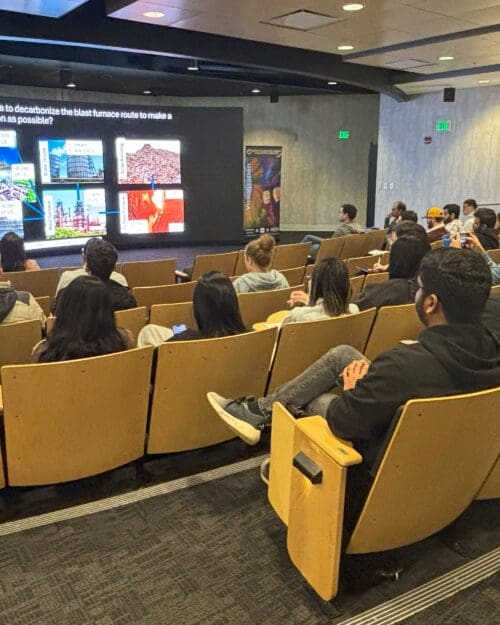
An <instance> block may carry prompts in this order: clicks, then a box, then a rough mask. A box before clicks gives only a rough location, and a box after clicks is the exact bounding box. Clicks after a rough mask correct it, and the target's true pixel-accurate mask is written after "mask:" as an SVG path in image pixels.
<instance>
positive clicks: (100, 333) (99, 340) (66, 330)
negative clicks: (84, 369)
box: [33, 276, 133, 362]
mask: <svg viewBox="0 0 500 625" xmlns="http://www.w3.org/2000/svg"><path fill="white" fill-rule="evenodd" d="M131 347H133V336H132V333H131V332H130V331H129V330H124V329H123V328H117V327H116V323H115V317H114V310H113V302H112V298H111V292H110V290H109V289H108V288H107V287H106V285H105V284H104V283H103V281H102V280H100V279H99V278H97V277H95V276H79V277H78V278H75V279H74V280H73V281H72V282H71V284H69V285H68V286H67V287H66V288H65V289H63V290H62V291H61V292H60V294H59V305H58V307H57V317H56V320H55V322H54V327H53V328H52V330H51V332H50V333H49V335H48V336H47V338H46V339H45V340H44V341H41V342H40V343H38V345H36V346H35V349H34V350H33V360H34V361H35V362H59V361H61V360H75V359H78V358H90V357H92V356H103V355H105V354H112V353H114V352H122V351H124V350H126V349H130V348H131Z"/></svg>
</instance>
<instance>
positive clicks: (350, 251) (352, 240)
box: [341, 234, 366, 260]
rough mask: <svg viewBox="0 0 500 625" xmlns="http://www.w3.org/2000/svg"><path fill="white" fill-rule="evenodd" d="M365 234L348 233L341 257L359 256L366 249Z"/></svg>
mask: <svg viewBox="0 0 500 625" xmlns="http://www.w3.org/2000/svg"><path fill="white" fill-rule="evenodd" d="M365 236H366V235H365V234H348V235H347V236H346V238H345V243H344V247H343V248H342V252H341V258H342V259H343V260H345V259H347V258H359V257H360V256H362V255H363V251H364V249H365Z"/></svg>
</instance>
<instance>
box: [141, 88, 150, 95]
mask: <svg viewBox="0 0 500 625" xmlns="http://www.w3.org/2000/svg"><path fill="white" fill-rule="evenodd" d="M142 93H143V94H144V95H151V90H150V89H144V91H143V92H142Z"/></svg>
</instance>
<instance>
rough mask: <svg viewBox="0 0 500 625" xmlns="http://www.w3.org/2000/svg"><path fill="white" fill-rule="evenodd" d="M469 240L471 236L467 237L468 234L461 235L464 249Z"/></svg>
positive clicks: (461, 243)
mask: <svg viewBox="0 0 500 625" xmlns="http://www.w3.org/2000/svg"><path fill="white" fill-rule="evenodd" d="M468 238H469V235H467V234H461V235H460V245H461V246H462V247H465V246H466V244H467V240H468Z"/></svg>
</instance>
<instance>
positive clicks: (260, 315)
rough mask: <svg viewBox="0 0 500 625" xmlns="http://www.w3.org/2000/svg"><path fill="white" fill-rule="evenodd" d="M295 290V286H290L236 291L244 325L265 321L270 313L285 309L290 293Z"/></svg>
mask: <svg viewBox="0 0 500 625" xmlns="http://www.w3.org/2000/svg"><path fill="white" fill-rule="evenodd" d="M296 290H297V288H296V287H293V286H292V287H289V288H288V289H276V290H274V291H257V292H255V293H238V303H239V306H240V313H241V318H242V319H243V324H244V325H245V327H246V328H251V327H252V326H253V324H254V323H257V322H259V321H265V320H266V319H267V318H268V317H269V315H272V313H275V312H277V311H278V310H285V309H287V308H288V304H287V302H288V300H289V299H290V295H291V293H292V291H296Z"/></svg>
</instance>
